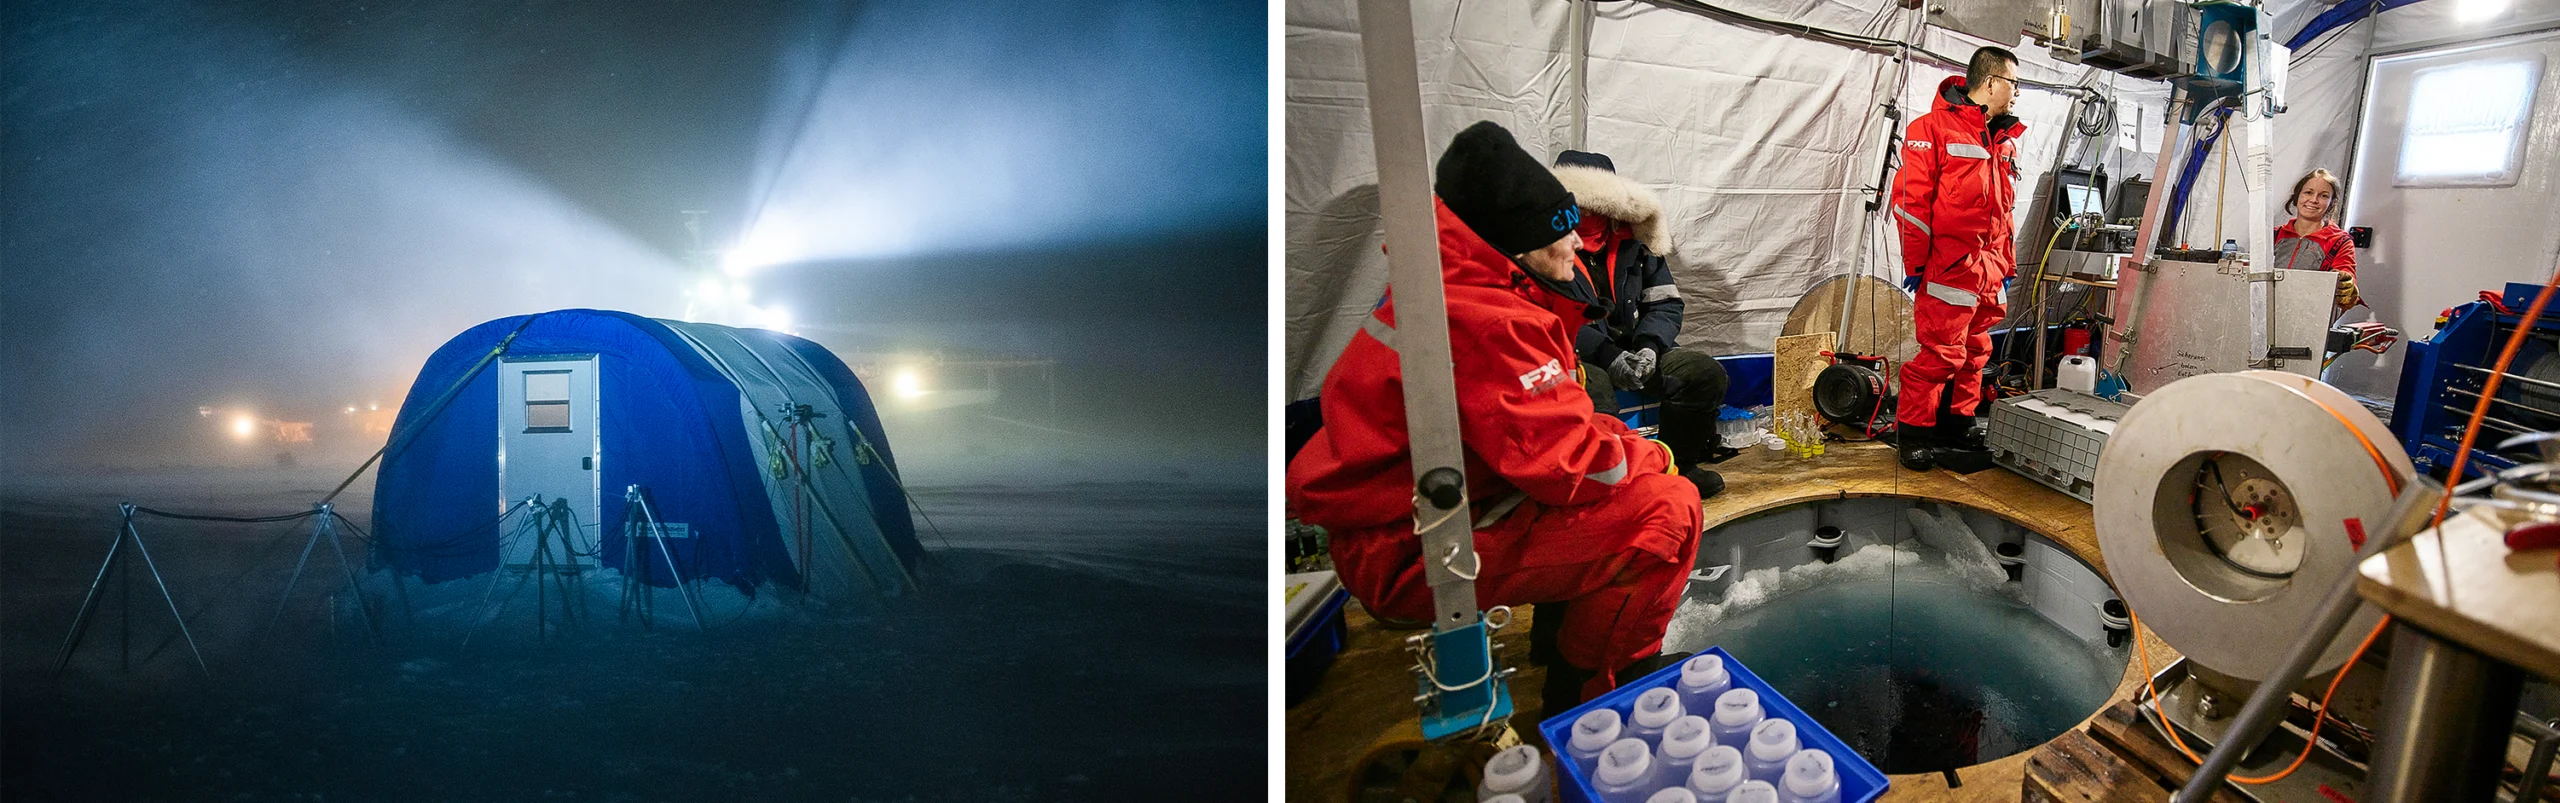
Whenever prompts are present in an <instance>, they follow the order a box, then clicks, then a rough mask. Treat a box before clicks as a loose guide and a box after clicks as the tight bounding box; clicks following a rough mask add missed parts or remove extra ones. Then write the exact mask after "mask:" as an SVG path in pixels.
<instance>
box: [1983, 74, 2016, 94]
mask: <svg viewBox="0 0 2560 803" xmlns="http://www.w3.org/2000/svg"><path fill="white" fill-rule="evenodd" d="M1983 77H1984V78H1998V79H2000V80H2003V81H2007V82H2009V91H2011V92H2015V91H2018V79H2016V78H2011V77H2009V76H2006V75H1985V76H1983Z"/></svg>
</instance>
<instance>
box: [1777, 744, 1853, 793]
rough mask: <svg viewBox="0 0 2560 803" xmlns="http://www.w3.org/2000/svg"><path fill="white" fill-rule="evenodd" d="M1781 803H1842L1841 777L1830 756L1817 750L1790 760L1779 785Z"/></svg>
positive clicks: (1810, 749) (1797, 753)
mask: <svg viewBox="0 0 2560 803" xmlns="http://www.w3.org/2000/svg"><path fill="white" fill-rule="evenodd" d="M1778 800H1779V801H1780V803H1840V776H1839V774H1838V773H1837V772H1836V771H1835V770H1834V769H1833V768H1832V766H1831V754H1830V753H1825V752H1823V751H1821V750H1816V749H1814V748H1810V747H1808V748H1805V749H1803V750H1800V751H1797V752H1796V757H1795V758H1790V759H1787V774H1786V777H1785V778H1783V779H1781V780H1779V781H1778Z"/></svg>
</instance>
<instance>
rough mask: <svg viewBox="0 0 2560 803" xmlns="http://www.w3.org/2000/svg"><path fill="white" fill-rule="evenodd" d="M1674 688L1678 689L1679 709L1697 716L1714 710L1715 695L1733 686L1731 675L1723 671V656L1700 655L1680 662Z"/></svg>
mask: <svg viewBox="0 0 2560 803" xmlns="http://www.w3.org/2000/svg"><path fill="white" fill-rule="evenodd" d="M1674 688H1677V689H1679V690H1680V709H1681V710H1683V711H1687V712H1689V713H1692V714H1697V715H1699V716H1706V715H1707V714H1708V713H1710V712H1713V711H1715V710H1716V695H1719V694H1723V693H1725V690H1726V689H1731V688H1733V675H1732V674H1730V673H1727V672H1726V671H1724V658H1723V657H1721V656H1715V655H1701V656H1698V657H1695V658H1691V659H1689V660H1687V661H1685V662H1682V663H1681V664H1680V679H1679V680H1678V681H1675V685H1674Z"/></svg>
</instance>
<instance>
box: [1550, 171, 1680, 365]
mask: <svg viewBox="0 0 2560 803" xmlns="http://www.w3.org/2000/svg"><path fill="white" fill-rule="evenodd" d="M1554 170H1555V174H1556V179H1557V180H1559V181H1562V182H1564V186H1565V189H1567V190H1570V191H1572V192H1573V197H1574V200H1575V201H1576V202H1578V203H1580V204H1581V205H1582V211H1583V216H1582V221H1583V223H1582V227H1581V228H1580V229H1579V230H1578V231H1579V232H1580V233H1581V234H1582V238H1583V250H1582V252H1581V257H1582V262H1583V266H1584V267H1585V268H1586V269H1587V270H1588V272H1589V273H1590V274H1591V276H1592V277H1593V278H1594V279H1595V280H1596V279H1601V277H1607V278H1606V279H1605V280H1602V281H1595V282H1594V283H1595V284H1600V285H1601V293H1602V295H1603V298H1602V299H1601V301H1602V303H1604V304H1606V305H1607V306H1608V308H1609V314H1608V315H1607V316H1604V317H1602V318H1601V319H1600V320H1596V321H1591V322H1588V323H1585V324H1583V326H1582V330H1581V331H1579V332H1576V333H1575V334H1574V339H1573V350H1574V353H1575V354H1576V355H1577V356H1579V357H1581V358H1582V362H1583V363H1584V364H1586V365H1589V366H1591V367H1592V368H1594V369H1600V370H1606V369H1607V368H1608V367H1609V365H1610V364H1611V363H1613V362H1616V361H1617V359H1618V355H1620V354H1623V353H1625V352H1629V351H1634V350H1636V349H1641V348H1651V349H1653V352H1654V356H1655V357H1656V358H1657V359H1658V358H1660V357H1661V356H1662V355H1664V354H1668V353H1670V351H1671V347H1672V346H1674V345H1677V344H1678V342H1679V339H1680V315H1681V313H1682V312H1684V311H1685V310H1686V307H1687V305H1686V304H1683V303H1682V302H1681V300H1680V288H1679V286H1678V285H1675V284H1673V283H1672V281H1671V265H1670V263H1668V262H1666V261H1664V260H1663V258H1662V256H1661V254H1660V253H1659V252H1660V251H1661V250H1664V249H1666V248H1667V247H1668V243H1667V242H1665V241H1664V238H1663V236H1662V202H1661V200H1660V199H1658V198H1656V197H1655V195H1654V193H1653V191H1652V190H1650V189H1646V188H1645V187H1644V185H1641V184H1638V183H1636V182H1635V181H1633V180H1630V179H1628V178H1626V177H1625V176H1620V175H1618V174H1617V173H1614V172H1610V171H1608V170H1605V169H1601V168H1598V167H1586V166H1582V165H1570V164H1568V165H1560V166H1557V167H1556V168H1554Z"/></svg>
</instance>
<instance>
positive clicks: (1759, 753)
mask: <svg viewBox="0 0 2560 803" xmlns="http://www.w3.org/2000/svg"><path fill="white" fill-rule="evenodd" d="M1795 752H1796V724H1795V723H1793V722H1788V721H1786V720H1783V719H1764V720H1761V721H1760V724H1758V725H1755V726H1752V728H1751V757H1752V758H1756V759H1759V760H1761V761H1785V760H1786V758H1787V756H1790V755H1793V754H1795Z"/></svg>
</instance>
